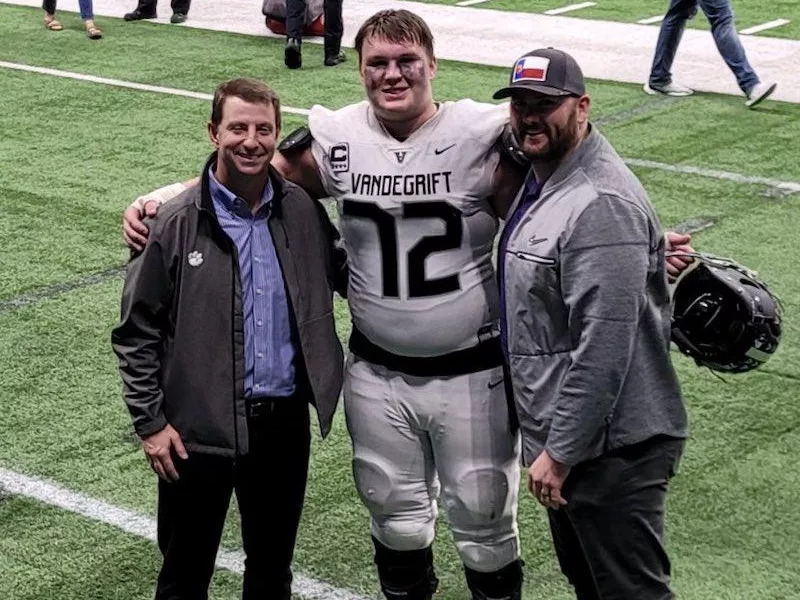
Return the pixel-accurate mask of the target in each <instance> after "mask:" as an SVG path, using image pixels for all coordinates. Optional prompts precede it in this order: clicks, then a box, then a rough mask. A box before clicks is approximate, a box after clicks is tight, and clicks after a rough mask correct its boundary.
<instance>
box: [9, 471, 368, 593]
mask: <svg viewBox="0 0 800 600" xmlns="http://www.w3.org/2000/svg"><path fill="white" fill-rule="evenodd" d="M0 490H2V491H5V492H7V493H10V494H12V495H14V496H25V497H27V498H33V499H34V500H38V501H39V502H43V503H45V504H49V505H50V506H55V507H57V508H60V509H63V510H67V511H70V512H73V513H77V514H79V515H82V516H84V517H87V518H89V519H92V520H94V521H99V522H101V523H106V524H107V525H112V526H114V527H116V528H118V529H121V530H122V531H124V532H126V533H130V534H133V535H136V536H139V537H142V538H145V539H147V540H150V541H151V542H155V541H156V522H155V521H154V520H153V519H151V518H149V517H147V516H145V515H141V514H138V513H135V512H133V511H130V510H127V509H124V508H119V507H117V506H114V505H112V504H108V503H107V502H103V501H102V500H97V499H95V498H91V497H89V496H85V495H83V494H79V493H77V492H73V491H71V490H67V489H64V488H61V487H59V486H57V485H55V484H52V483H49V482H47V481H44V480H42V479H38V478H36V477H30V476H28V475H22V474H21V473H16V472H14V471H9V470H7V469H2V468H0ZM217 567H219V568H221V569H225V570H227V571H232V572H234V573H239V574H241V573H242V572H243V571H244V554H243V553H242V552H231V551H228V550H220V551H219V553H218V554H217ZM292 589H293V592H294V593H295V594H297V595H299V596H301V597H302V598H308V599H309V600H369V598H368V597H367V596H360V595H358V594H355V593H353V592H349V591H347V590H343V589H340V588H337V587H333V586H331V585H328V584H327V583H324V582H321V581H317V580H316V579H311V578H310V577H304V576H303V575H299V574H295V578H294V582H293V584H292Z"/></svg>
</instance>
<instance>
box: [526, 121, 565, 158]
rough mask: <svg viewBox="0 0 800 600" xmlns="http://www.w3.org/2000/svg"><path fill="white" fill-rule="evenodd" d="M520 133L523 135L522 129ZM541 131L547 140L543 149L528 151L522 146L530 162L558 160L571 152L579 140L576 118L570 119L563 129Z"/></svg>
mask: <svg viewBox="0 0 800 600" xmlns="http://www.w3.org/2000/svg"><path fill="white" fill-rule="evenodd" d="M520 133H521V134H522V135H524V130H523V131H522V132H520ZM541 133H542V134H544V135H545V136H546V137H547V140H548V144H547V146H545V148H544V149H542V150H540V151H537V152H528V151H526V150H525V149H524V148H523V153H524V154H525V156H526V157H528V159H529V160H530V161H532V162H558V161H560V160H561V159H562V158H564V157H565V156H566V155H567V154H569V153H570V152H572V150H573V149H574V148H575V147H576V146H577V145H578V142H579V141H580V127H579V126H578V120H577V119H570V120H569V122H568V123H567V125H566V127H565V128H564V129H553V128H548V129H545V130H544V131H542V132H541Z"/></svg>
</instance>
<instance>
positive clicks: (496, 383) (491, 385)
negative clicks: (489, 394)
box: [486, 377, 506, 390]
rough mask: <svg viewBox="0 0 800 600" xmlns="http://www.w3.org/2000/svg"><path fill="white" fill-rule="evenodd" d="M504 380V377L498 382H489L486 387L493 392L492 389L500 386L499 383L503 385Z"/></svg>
mask: <svg viewBox="0 0 800 600" xmlns="http://www.w3.org/2000/svg"><path fill="white" fill-rule="evenodd" d="M505 380H506V379H505V377H503V378H502V379H500V380H499V381H490V382H489V383H487V384H486V387H488V388H489V389H490V390H493V389H494V388H496V387H497V386H498V385H500V384H501V383H503V382H504V381H505Z"/></svg>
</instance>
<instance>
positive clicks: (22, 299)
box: [0, 265, 125, 315]
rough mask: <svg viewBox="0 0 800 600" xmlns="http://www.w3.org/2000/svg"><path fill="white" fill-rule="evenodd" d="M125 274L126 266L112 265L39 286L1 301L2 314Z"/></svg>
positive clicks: (0, 310)
mask: <svg viewBox="0 0 800 600" xmlns="http://www.w3.org/2000/svg"><path fill="white" fill-rule="evenodd" d="M124 274H125V266H124V265H122V266H118V267H112V268H110V269H108V270H106V271H101V272H100V273H92V274H91V275H82V276H81V277H78V278H77V279H72V280H70V281H64V282H62V283H56V284H54V285H49V286H47V287H43V288H39V289H38V290H34V291H32V292H28V293H27V294H21V295H19V296H15V297H13V298H9V299H8V300H2V301H0V315H1V314H3V313H6V312H11V311H14V310H17V309H20V308H24V307H26V306H31V305H32V304H36V303H37V302H41V301H43V300H50V299H51V298H55V297H56V296H60V295H61V294H65V293H67V292H72V291H74V290H80V289H83V288H87V287H91V286H93V285H97V284H99V283H104V282H106V281H108V280H110V279H113V278H115V277H121V276H122V275H124Z"/></svg>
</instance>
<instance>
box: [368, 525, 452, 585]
mask: <svg viewBox="0 0 800 600" xmlns="http://www.w3.org/2000/svg"><path fill="white" fill-rule="evenodd" d="M372 543H373V544H374V545H375V565H376V566H377V567H378V577H379V579H380V582H381V591H382V592H383V595H384V596H386V598H387V599H388V600H431V599H432V598H433V594H434V593H435V592H436V588H437V587H438V585H439V580H438V579H436V574H435V572H434V570H433V551H432V550H431V547H430V546H428V547H427V548H423V549H422V550H392V549H391V548H388V547H387V546H384V545H383V544H382V543H381V542H379V541H378V540H377V539H375V538H374V537H373V538H372Z"/></svg>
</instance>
